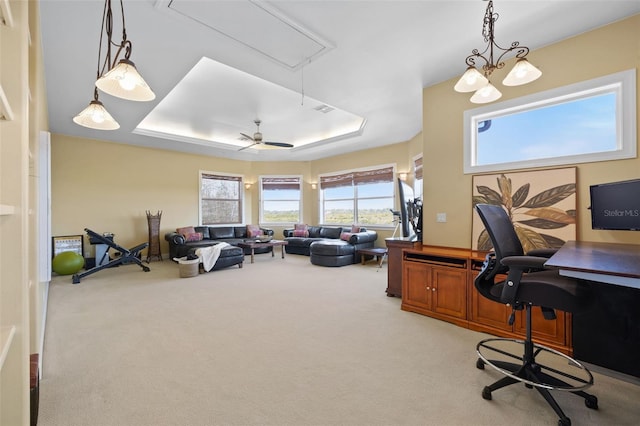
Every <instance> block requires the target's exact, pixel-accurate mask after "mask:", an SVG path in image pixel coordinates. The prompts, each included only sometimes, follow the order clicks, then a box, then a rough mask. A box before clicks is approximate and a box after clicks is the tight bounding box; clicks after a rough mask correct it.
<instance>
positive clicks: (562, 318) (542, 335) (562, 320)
mask: <svg viewBox="0 0 640 426" xmlns="http://www.w3.org/2000/svg"><path fill="white" fill-rule="evenodd" d="M569 315H570V314H567V313H565V312H562V311H558V310H557V309H556V319H555V320H546V319H544V317H543V316H542V311H541V310H540V307H538V306H534V307H533V310H532V311H531V337H532V338H533V340H535V341H540V342H541V343H545V342H546V343H557V344H559V345H562V346H565V345H568V342H567V338H566V334H567V333H566V323H567V318H566V317H568V316H569ZM525 316H526V315H525V312H524V311H520V312H518V315H517V316H516V322H515V324H514V325H513V330H514V331H515V332H516V333H519V334H522V335H523V336H524V335H525V334H526V330H527V329H526V322H525Z"/></svg>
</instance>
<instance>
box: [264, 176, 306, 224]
mask: <svg viewBox="0 0 640 426" xmlns="http://www.w3.org/2000/svg"><path fill="white" fill-rule="evenodd" d="M301 222H302V177H300V176H261V177H260V223H269V224H291V223H301Z"/></svg>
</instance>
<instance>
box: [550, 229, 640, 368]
mask: <svg viewBox="0 0 640 426" xmlns="http://www.w3.org/2000/svg"><path fill="white" fill-rule="evenodd" d="M546 265H548V266H553V267H558V268H560V274H561V275H565V276H569V277H573V278H577V279H581V280H587V282H588V284H589V286H590V287H591V289H592V290H593V292H594V303H593V305H592V306H589V307H587V309H586V310H585V311H584V312H578V313H574V314H573V316H572V318H573V339H572V340H573V355H574V357H575V358H577V359H579V360H581V361H585V362H588V363H591V364H594V365H597V366H600V367H604V368H605V369H607V370H611V371H616V372H620V373H624V374H628V375H631V376H634V377H636V378H640V362H638V360H639V359H640V309H639V307H640V245H636V244H611V243H594V242H587V241H569V242H567V243H565V245H564V246H563V247H562V248H560V250H558V252H556V254H554V255H553V256H552V257H551V258H550V259H549V260H548V261H547V262H546ZM605 372H606V371H605Z"/></svg>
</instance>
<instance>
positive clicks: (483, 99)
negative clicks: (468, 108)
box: [471, 82, 502, 104]
mask: <svg viewBox="0 0 640 426" xmlns="http://www.w3.org/2000/svg"><path fill="white" fill-rule="evenodd" d="M501 97H502V93H500V91H499V90H498V89H496V88H495V86H494V85H493V84H491V83H490V82H487V85H486V86H484V87H483V88H482V89H478V90H477V91H476V93H474V94H473V96H472V97H471V102H473V103H474V104H487V103H489V102H493V101H495V100H497V99H500V98H501Z"/></svg>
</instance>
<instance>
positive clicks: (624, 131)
mask: <svg viewBox="0 0 640 426" xmlns="http://www.w3.org/2000/svg"><path fill="white" fill-rule="evenodd" d="M607 93H614V94H615V95H616V139H617V140H616V144H617V149H616V150H614V151H601V152H595V153H587V154H576V155H567V156H561V157H555V158H539V159H532V160H523V161H513V162H504V163H494V164H485V165H478V164H476V163H475V159H476V158H477V155H476V154H477V150H478V147H477V140H478V131H477V129H478V124H479V123H481V122H483V121H486V120H490V119H493V118H499V117H502V116H505V115H509V114H513V113H524V112H527V111H531V110H538V109H540V108H544V107H552V106H555V105H558V104H562V103H566V102H571V101H577V100H580V99H586V98H589V97H593V96H597V95H604V94H607ZM635 120H636V70H635V69H631V70H627V71H622V72H618V73H614V74H610V75H606V76H604V77H598V78H594V79H591V80H586V81H582V82H579V83H575V84H570V85H567V86H563V87H559V88H556V89H551V90H547V91H544V92H539V93H535V94H532V95H528V96H523V97H520V98H516V99H512V100H509V101H505V102H499V103H496V104H491V105H487V106H483V107H480V108H475V109H471V110H467V111H465V112H464V155H463V158H464V160H463V161H464V163H463V169H464V173H465V174H471V173H485V172H496V171H503V170H517V169H526V168H534V167H547V166H558V165H572V164H579V163H589V162H597V161H610V160H622V159H628V158H635V157H636V156H637V136H636V122H635Z"/></svg>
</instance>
